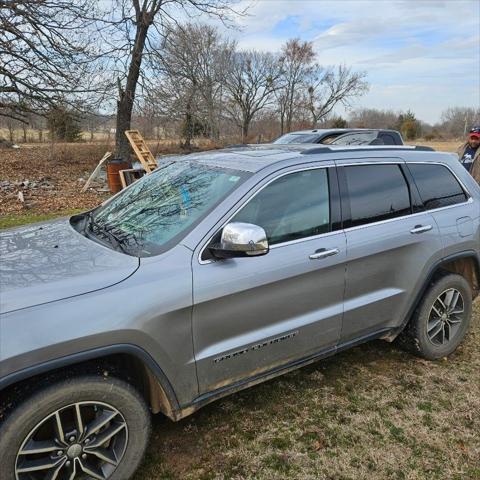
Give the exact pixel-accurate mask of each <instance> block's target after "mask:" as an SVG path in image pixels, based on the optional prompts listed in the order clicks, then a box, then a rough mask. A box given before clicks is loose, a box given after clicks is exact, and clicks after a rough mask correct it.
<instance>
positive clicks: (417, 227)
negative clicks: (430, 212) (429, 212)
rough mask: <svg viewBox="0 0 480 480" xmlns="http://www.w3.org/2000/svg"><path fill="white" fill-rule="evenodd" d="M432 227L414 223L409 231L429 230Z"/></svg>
mask: <svg viewBox="0 0 480 480" xmlns="http://www.w3.org/2000/svg"><path fill="white" fill-rule="evenodd" d="M432 228H433V227H432V226H431V225H415V227H414V228H412V229H411V230H410V233H424V232H429V231H430V230H431V229H432Z"/></svg>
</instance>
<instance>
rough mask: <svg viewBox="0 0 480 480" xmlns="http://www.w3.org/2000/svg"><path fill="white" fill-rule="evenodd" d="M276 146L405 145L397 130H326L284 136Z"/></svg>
mask: <svg viewBox="0 0 480 480" xmlns="http://www.w3.org/2000/svg"><path fill="white" fill-rule="evenodd" d="M273 143H274V144H275V145H286V144H295V143H323V144H328V145H339V146H346V145H403V138H402V135H401V134H400V132H397V131H396V130H383V129H382V130H377V129H366V128H326V129H314V130H300V131H298V132H290V133H286V134H285V135H282V136H281V137H279V138H277V139H276V140H274V141H273Z"/></svg>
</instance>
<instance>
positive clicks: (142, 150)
mask: <svg viewBox="0 0 480 480" xmlns="http://www.w3.org/2000/svg"><path fill="white" fill-rule="evenodd" d="M125 135H126V137H127V138H128V141H129V142H130V145H131V146H132V148H133V151H134V152H135V155H136V156H137V158H138V159H139V160H140V163H141V164H142V166H143V168H144V170H145V172H146V173H147V175H148V174H149V173H152V172H153V171H154V170H155V169H156V168H157V167H158V164H157V161H156V160H155V157H154V156H153V154H152V152H151V151H150V149H149V148H148V147H147V144H146V143H145V140H144V139H143V137H142V135H141V134H140V132H139V131H138V130H125Z"/></svg>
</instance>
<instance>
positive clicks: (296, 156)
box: [159, 144, 451, 173]
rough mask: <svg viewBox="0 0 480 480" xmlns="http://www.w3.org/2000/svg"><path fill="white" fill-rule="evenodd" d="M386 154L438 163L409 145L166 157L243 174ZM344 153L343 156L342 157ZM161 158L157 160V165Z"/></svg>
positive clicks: (269, 148) (254, 148) (260, 148)
mask: <svg viewBox="0 0 480 480" xmlns="http://www.w3.org/2000/svg"><path fill="white" fill-rule="evenodd" d="M388 152H391V153H397V152H402V159H404V160H406V161H408V160H416V161H418V160H419V156H420V157H421V160H422V161H438V159H439V155H447V156H448V157H451V154H450V153H447V154H440V153H439V152H435V151H434V150H433V149H432V148H431V147H422V146H412V145H388V146H387V145H360V146H333V145H323V146H319V145H316V144H296V145H288V144H287V145H281V144H258V145H257V144H255V145H243V146H233V147H230V148H225V149H223V150H209V151H206V152H201V153H192V154H189V155H182V156H177V157H174V158H172V157H170V158H169V159H172V160H188V161H190V160H192V161H195V162H196V163H200V164H203V165H208V166H211V167H218V168H226V169H233V170H238V171H244V172H251V173H254V172H257V171H259V170H261V169H263V168H265V167H267V166H270V165H274V164H284V165H282V166H288V165H290V164H291V165H295V164H298V163H306V162H310V161H321V160H330V161H331V160H342V159H345V158H348V159H349V160H352V161H355V159H356V158H358V159H365V158H366V156H365V154H366V153H368V157H367V158H372V159H374V158H385V156H391V155H388ZM346 154H347V155H346ZM161 163H162V159H159V164H160V165H161Z"/></svg>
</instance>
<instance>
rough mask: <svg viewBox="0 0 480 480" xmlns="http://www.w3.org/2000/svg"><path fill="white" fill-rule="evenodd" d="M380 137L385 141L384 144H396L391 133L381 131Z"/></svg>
mask: <svg viewBox="0 0 480 480" xmlns="http://www.w3.org/2000/svg"><path fill="white" fill-rule="evenodd" d="M378 138H379V139H380V140H382V141H383V144H384V145H396V144H397V142H395V138H394V137H393V135H390V134H389V133H381V134H380V135H379V136H378Z"/></svg>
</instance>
